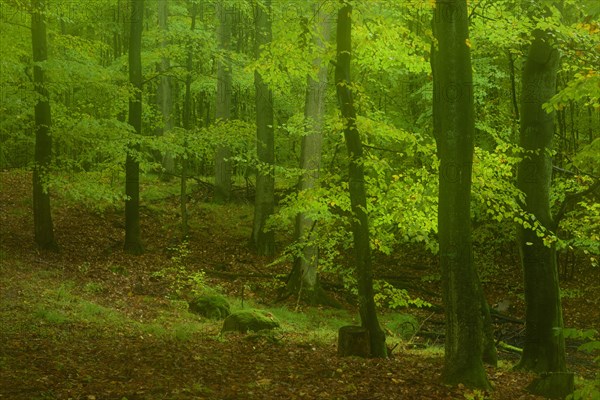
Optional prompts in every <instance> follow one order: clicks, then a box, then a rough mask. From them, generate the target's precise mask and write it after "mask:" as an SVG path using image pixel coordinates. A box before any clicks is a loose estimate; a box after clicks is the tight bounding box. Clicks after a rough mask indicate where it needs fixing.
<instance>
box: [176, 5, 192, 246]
mask: <svg viewBox="0 0 600 400" xmlns="http://www.w3.org/2000/svg"><path fill="white" fill-rule="evenodd" d="M190 14H191V17H192V22H191V26H190V31H191V33H192V34H193V32H194V30H195V29H196V3H192V5H191V10H190ZM193 61H194V44H193V41H192V39H191V38H189V39H188V43H187V60H186V75H185V97H184V99H183V119H182V125H183V129H184V133H183V134H184V135H185V136H184V139H183V155H182V157H181V185H180V195H179V209H180V212H181V236H182V239H183V240H185V239H186V238H187V236H188V234H189V226H188V210H187V175H188V167H189V160H188V158H189V157H190V154H189V152H188V140H187V135H188V134H189V131H190V129H191V127H192V123H191V119H192V74H193V72H194V71H193Z"/></svg>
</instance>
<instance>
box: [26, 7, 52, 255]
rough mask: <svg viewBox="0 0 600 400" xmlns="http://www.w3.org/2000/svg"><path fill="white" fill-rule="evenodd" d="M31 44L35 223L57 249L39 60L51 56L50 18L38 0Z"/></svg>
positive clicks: (46, 102) (41, 237) (42, 243)
mask: <svg viewBox="0 0 600 400" xmlns="http://www.w3.org/2000/svg"><path fill="white" fill-rule="evenodd" d="M32 7H33V11H32V14H31V44H32V51H33V62H34V63H35V65H34V66H33V85H34V89H35V92H36V95H37V102H36V103H35V109H34V113H35V163H34V166H33V226H34V237H35V243H36V245H37V247H38V248H39V249H40V250H52V251H57V250H58V245H57V244H56V240H55V239H54V226H53V224H52V213H51V209H50V193H49V191H48V186H47V185H48V176H49V172H50V171H49V169H50V163H51V161H52V136H50V128H51V126H52V119H51V113H50V98H49V93H48V90H47V88H46V85H45V82H44V81H45V79H44V70H43V67H42V66H41V65H39V63H41V62H44V61H46V60H47V59H48V44H47V38H46V21H45V18H44V15H45V14H44V10H43V9H42V8H43V3H42V2H41V1H39V0H36V1H34V2H33V4H32Z"/></svg>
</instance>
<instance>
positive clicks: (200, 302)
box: [188, 295, 230, 319]
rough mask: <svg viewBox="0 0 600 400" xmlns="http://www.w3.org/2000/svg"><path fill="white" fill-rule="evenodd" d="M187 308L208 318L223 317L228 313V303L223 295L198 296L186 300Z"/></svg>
mask: <svg viewBox="0 0 600 400" xmlns="http://www.w3.org/2000/svg"><path fill="white" fill-rule="evenodd" d="M188 305H189V309H190V311H191V312H193V313H194V314H198V315H201V316H203V317H206V318H210V319H223V318H226V317H227V316H228V315H229V314H230V311H229V303H228V302H227V300H226V299H225V297H223V296H219V295H207V296H199V297H196V298H194V299H193V300H191V301H190V302H188Z"/></svg>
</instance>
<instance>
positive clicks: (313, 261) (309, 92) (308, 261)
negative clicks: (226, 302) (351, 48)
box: [287, 4, 330, 304]
mask: <svg viewBox="0 0 600 400" xmlns="http://www.w3.org/2000/svg"><path fill="white" fill-rule="evenodd" d="M313 10H314V15H315V29H316V31H317V34H316V35H314V41H315V45H316V47H317V48H318V49H319V51H324V50H325V45H326V42H327V41H328V40H329V28H330V26H329V20H328V18H327V17H326V16H325V15H323V13H322V12H320V8H319V6H318V5H317V4H315V5H314V7H313ZM313 68H315V69H318V72H317V80H314V79H313V78H312V77H311V76H308V77H307V86H306V100H305V108H304V119H305V135H304V136H302V144H301V150H300V168H301V169H302V175H301V176H300V181H299V182H298V193H299V195H300V196H302V195H303V194H308V193H310V192H311V191H312V190H314V189H315V188H316V187H317V186H318V182H319V171H320V169H321V151H322V150H321V149H322V146H323V131H322V130H323V116H324V114H325V96H326V94H327V64H326V63H323V60H322V59H321V58H320V57H318V58H316V59H315V60H313ZM315 223H316V222H315V221H314V220H313V219H312V218H310V217H309V216H308V215H307V213H305V212H301V213H299V214H298V215H297V216H296V225H295V230H294V240H295V242H296V243H301V254H300V256H298V257H296V258H295V259H294V265H293V267H292V272H291V274H290V277H289V279H288V284H287V290H288V292H289V293H293V294H298V295H301V297H302V298H303V299H304V300H305V301H306V302H308V303H309V304H317V303H322V302H323V300H325V299H324V293H323V290H322V288H321V287H320V285H319V280H318V273H317V267H318V265H319V248H318V246H317V245H316V244H315V243H314V236H315V233H314V227H315ZM325 303H327V301H325Z"/></svg>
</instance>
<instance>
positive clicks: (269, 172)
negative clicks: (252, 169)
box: [251, 0, 275, 255]
mask: <svg viewBox="0 0 600 400" xmlns="http://www.w3.org/2000/svg"><path fill="white" fill-rule="evenodd" d="M263 7H264V8H263ZM255 24H256V36H255V44H254V55H255V57H256V58H257V59H258V58H260V55H261V51H262V50H261V46H265V45H267V44H269V43H270V42H271V39H272V32H271V0H265V1H264V5H263V4H260V3H258V4H256V20H255ZM254 86H255V89H256V153H257V156H258V164H259V165H258V168H257V171H256V197H255V201H254V224H253V228H252V238H251V242H252V246H253V247H254V248H255V249H256V251H257V253H258V254H260V255H272V254H273V253H274V252H275V237H274V232H273V230H271V229H269V230H267V229H266V228H265V225H266V223H267V219H268V218H269V217H270V216H271V215H272V214H273V211H274V210H275V176H274V173H275V171H274V163H275V136H274V129H273V92H272V91H271V89H269V87H268V85H267V84H266V83H265V82H264V81H263V78H262V76H261V75H260V73H259V72H258V71H254Z"/></svg>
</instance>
